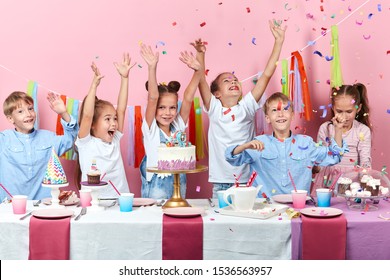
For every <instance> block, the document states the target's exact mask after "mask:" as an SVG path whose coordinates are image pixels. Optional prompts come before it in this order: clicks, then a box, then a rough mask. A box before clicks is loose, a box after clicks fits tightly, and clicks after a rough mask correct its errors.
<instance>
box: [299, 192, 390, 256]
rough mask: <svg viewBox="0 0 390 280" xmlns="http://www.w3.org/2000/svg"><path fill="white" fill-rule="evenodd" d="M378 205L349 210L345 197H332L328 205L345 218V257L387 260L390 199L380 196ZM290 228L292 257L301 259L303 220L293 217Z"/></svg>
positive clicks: (389, 237) (389, 242) (388, 254)
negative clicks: (366, 209) (374, 208)
mask: <svg viewBox="0 0 390 280" xmlns="http://www.w3.org/2000/svg"><path fill="white" fill-rule="evenodd" d="M377 206H378V210H376V211H364V210H362V211H356V210H350V209H349V208H348V206H347V203H346V200H345V198H343V197H334V198H332V200H331V207H333V208H338V209H341V210H342V211H343V215H344V216H345V218H346V220H347V232H346V246H345V248H346V252H345V253H346V259H349V260H390V201H388V200H384V199H381V200H380V201H379V204H377ZM380 216H381V217H382V218H380ZM291 228H292V258H293V259H301V257H302V239H301V237H302V232H301V229H302V220H301V219H300V218H298V219H293V220H292V224H291ZM320 242H321V241H320V240H319V244H320Z"/></svg>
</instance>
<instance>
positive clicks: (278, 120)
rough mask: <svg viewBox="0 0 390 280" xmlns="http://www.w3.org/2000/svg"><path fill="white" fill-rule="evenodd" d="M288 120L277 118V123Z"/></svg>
mask: <svg viewBox="0 0 390 280" xmlns="http://www.w3.org/2000/svg"><path fill="white" fill-rule="evenodd" d="M286 121H287V120H286V119H281V120H277V121H276V122H277V123H285V122H286Z"/></svg>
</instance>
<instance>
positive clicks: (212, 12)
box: [0, 0, 390, 198]
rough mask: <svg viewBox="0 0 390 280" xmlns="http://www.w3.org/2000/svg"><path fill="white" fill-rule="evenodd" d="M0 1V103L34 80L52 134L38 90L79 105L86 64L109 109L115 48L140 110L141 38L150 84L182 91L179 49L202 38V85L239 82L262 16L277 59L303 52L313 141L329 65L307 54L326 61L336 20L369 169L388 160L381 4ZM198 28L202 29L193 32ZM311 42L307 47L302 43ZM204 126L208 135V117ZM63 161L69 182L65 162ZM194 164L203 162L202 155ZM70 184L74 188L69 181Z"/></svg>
mask: <svg viewBox="0 0 390 280" xmlns="http://www.w3.org/2000/svg"><path fill="white" fill-rule="evenodd" d="M0 5H1V8H0V26H1V28H0V40H1V52H0V103H1V104H2V103H3V101H4V99H5V97H6V96H7V95H8V94H9V93H11V92H12V91H14V90H21V91H26V88H27V81H28V80H34V81H36V82H38V84H39V88H38V100H39V114H40V119H41V121H40V127H41V128H44V129H49V130H54V129H55V120H56V116H55V115H54V113H53V112H52V111H51V110H50V109H49V106H48V103H47V101H46V99H45V97H46V93H47V92H48V91H49V90H52V91H55V92H57V93H60V94H65V95H67V96H69V97H72V98H75V99H79V100H82V99H83V98H84V96H85V94H86V93H87V90H88V88H89V85H90V81H91V78H92V72H91V70H90V67H89V66H90V64H91V62H92V61H95V62H96V63H97V65H98V66H99V68H100V69H101V72H102V74H104V75H105V78H104V80H103V81H102V83H101V85H100V87H99V89H98V95H99V97H100V98H103V99H107V100H109V101H111V102H112V103H114V104H115V103H116V98H117V92H118V90H119V76H118V74H117V73H116V70H115V68H114V66H113V62H114V61H117V60H119V59H121V55H122V53H123V52H125V51H127V52H129V53H130V55H131V57H132V59H133V61H136V62H137V64H139V66H138V67H135V68H134V69H133V70H132V71H131V74H130V75H131V76H130V98H129V102H128V104H129V105H131V106H134V105H142V106H143V107H144V106H145V104H146V95H147V93H146V91H145V89H144V83H145V81H146V79H147V67H146V65H145V63H144V62H143V60H142V58H141V57H140V55H139V43H140V42H144V43H146V44H150V45H152V46H157V48H156V50H158V51H159V52H160V63H159V68H158V80H159V81H166V82H168V81H170V80H173V79H175V80H178V81H180V82H181V83H182V87H183V88H182V90H181V93H182V92H183V91H184V87H185V86H186V84H187V83H188V81H189V79H190V77H191V75H192V72H191V70H190V69H188V68H187V67H186V66H185V65H183V64H182V63H181V62H180V61H179V59H178V57H179V53H180V51H182V50H192V47H191V46H190V45H189V42H191V41H193V40H194V39H197V38H200V37H201V38H203V39H204V40H205V41H207V42H208V51H207V68H208V69H209V70H210V71H209V74H208V79H209V81H211V80H212V79H213V78H214V77H215V76H216V75H217V74H218V73H219V72H222V71H235V73H236V75H237V76H238V77H239V78H240V79H241V80H245V79H246V78H248V77H251V76H253V75H255V74H256V73H258V72H259V71H262V70H263V67H264V66H265V63H266V61H267V59H268V55H269V53H270V51H271V48H272V44H273V38H272V35H271V34H270V31H269V28H268V19H273V18H275V19H277V20H279V19H280V20H284V24H287V25H288V30H287V34H286V40H285V44H284V47H283V51H282V54H281V58H289V57H290V53H291V52H293V51H296V50H302V52H301V54H302V56H303V59H304V62H305V66H306V70H307V75H308V79H309V86H310V91H311V98H312V105H313V109H314V110H316V111H317V112H315V113H314V119H313V121H311V122H309V123H307V122H305V121H303V120H302V119H299V117H298V116H296V119H295V124H294V126H293V127H295V125H299V126H302V127H305V128H306V129H307V134H308V135H310V136H313V137H315V136H316V133H317V129H318V127H319V125H320V123H322V122H323V121H324V119H322V118H321V115H322V113H323V111H322V110H319V109H318V108H319V106H321V105H327V104H328V103H329V97H328V92H329V85H328V84H327V83H326V80H327V79H329V77H330V62H328V61H326V60H325V59H324V58H321V57H319V56H318V55H316V54H313V52H314V51H315V50H318V51H320V52H321V53H322V54H324V55H330V41H331V36H330V33H329V34H327V35H326V36H323V37H321V28H327V29H329V28H330V26H331V25H334V24H338V26H339V35H340V57H341V65H342V69H343V76H344V81H345V83H354V82H356V81H359V82H362V83H364V84H366V85H367V88H368V94H369V100H370V104H371V110H372V113H371V120H372V124H373V128H374V134H373V165H374V168H375V169H379V170H380V169H381V168H382V166H384V165H387V164H388V155H389V149H390V148H389V146H387V145H386V144H385V141H386V135H389V130H390V126H389V125H388V122H389V118H390V115H389V113H388V112H387V110H388V109H389V108H390V104H389V103H390V98H389V97H388V96H389V92H388V89H387V88H386V87H385V81H386V79H388V77H389V76H388V75H389V74H390V72H389V60H390V55H388V54H387V52H388V50H389V49H390V47H389V45H390V44H389V43H390V42H389V36H388V32H386V31H385V30H386V28H387V26H388V25H389V21H388V20H386V18H387V17H388V16H389V7H390V6H389V3H388V2H387V1H366V0H359V1H358V0H355V1H352V0H351V1H348V0H345V1H343V0H333V1H320V0H315V1H314V0H311V1H309V0H306V1H305V0H296V1H258V0H256V1H250V0H247V1H234V0H230V1H226V0H225V1H223V0H219V1H214V0H212V1H211V0H198V1H179V0H176V1H171V0H166V1H155V0H137V1H136V0H133V1H130V0H116V1H108V0H104V1H103V0H102V1H96V0H84V1H76V0H53V1H47V0H35V1H34V0H32V1H27V0H25V1H21V0H13V1H5V0H3V1H1V4H0ZM321 6H322V8H321ZM360 6H361V8H360V9H358V10H356V9H357V8H358V7H360ZM355 10H356V11H355ZM370 14H372V15H370ZM203 22H204V23H205V25H204V26H203V27H201V26H200V25H201V23H203ZM174 23H176V25H174ZM386 34H387V35H386ZM319 36H320V37H319ZM253 38H256V39H255V40H254V43H255V44H254V43H252V41H253ZM316 38H318V40H317V41H316V43H315V45H313V46H308V47H307V45H308V42H309V41H313V40H314V39H316ZM158 42H163V43H164V44H165V45H164V44H162V43H158ZM163 51H165V52H166V54H162V52H163ZM280 80H281V67H278V69H277V71H276V73H275V75H274V77H273V79H272V81H271V83H270V85H269V87H268V89H267V92H266V94H267V95H268V94H270V93H273V92H274V91H280V90H281V84H280ZM251 86H252V82H251V79H249V80H247V81H245V82H243V87H244V90H245V92H247V91H249V90H250V88H251ZM197 96H199V94H198V93H197ZM1 120H2V121H1V122H0V130H3V129H8V128H11V126H10V125H9V123H8V122H7V121H6V119H5V117H4V116H3V117H1ZM204 125H205V129H207V125H208V122H207V116H204ZM126 132H127V130H125V134H126ZM127 141H128V139H127V137H125V138H124V139H123V142H122V152H123V158H124V160H125V165H126V171H127V178H128V181H129V184H130V188H131V191H132V192H134V193H136V195H137V196H138V195H139V193H140V182H141V181H140V177H139V170H138V169H134V168H131V167H129V166H128V164H127V161H126V156H127V146H126V143H127ZM221 160H222V159H221ZM62 162H63V163H64V167H65V170H66V172H67V174H68V177H69V179H71V181H73V180H72V179H73V178H72V177H73V172H74V162H73V161H66V160H62ZM202 163H207V159H205V160H203V161H202ZM0 170H1V167H0ZM0 172H2V171H0ZM207 176H208V174H207V172H204V173H201V174H196V175H189V182H188V192H187V193H188V197H191V198H198V197H209V196H210V195H211V186H210V184H209V183H208V182H207ZM71 186H72V187H74V185H73V183H72V184H71ZM196 186H200V187H201V188H200V191H199V192H196V191H195V190H196Z"/></svg>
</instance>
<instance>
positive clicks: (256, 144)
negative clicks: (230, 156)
mask: <svg viewBox="0 0 390 280" xmlns="http://www.w3.org/2000/svg"><path fill="white" fill-rule="evenodd" d="M246 149H252V150H258V151H262V150H264V143H263V142H261V141H259V140H256V139H255V140H252V141H250V142H248V143H246Z"/></svg>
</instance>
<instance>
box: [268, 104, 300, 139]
mask: <svg viewBox="0 0 390 280" xmlns="http://www.w3.org/2000/svg"><path fill="white" fill-rule="evenodd" d="M293 117H294V112H293V110H292V106H291V103H290V102H289V101H287V100H283V99H280V98H277V99H274V100H271V101H269V102H267V108H266V112H265V119H266V121H267V123H269V124H271V126H272V129H273V131H274V133H275V137H277V138H279V139H285V138H287V137H289V135H290V125H291V121H292V120H293Z"/></svg>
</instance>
